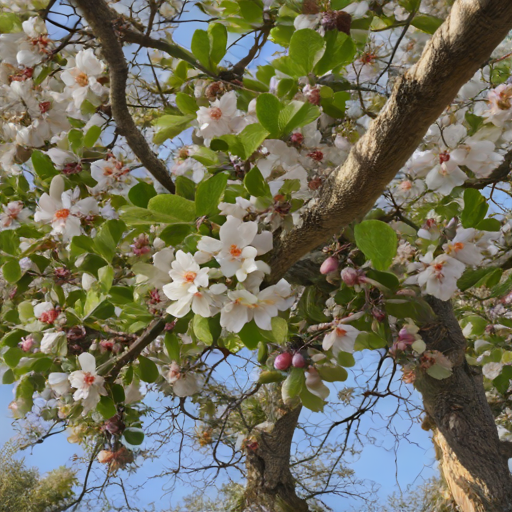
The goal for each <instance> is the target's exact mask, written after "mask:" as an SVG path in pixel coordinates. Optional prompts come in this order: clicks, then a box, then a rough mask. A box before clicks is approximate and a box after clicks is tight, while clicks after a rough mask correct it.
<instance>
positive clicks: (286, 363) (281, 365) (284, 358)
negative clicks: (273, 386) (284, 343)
mask: <svg viewBox="0 0 512 512" xmlns="http://www.w3.org/2000/svg"><path fill="white" fill-rule="evenodd" d="M292 359H293V356H292V355H291V354H290V352H284V353H283V354H279V355H278V356H277V357H276V358H275V360H274V368H275V369H276V370H288V368H290V366H291V364H292Z"/></svg>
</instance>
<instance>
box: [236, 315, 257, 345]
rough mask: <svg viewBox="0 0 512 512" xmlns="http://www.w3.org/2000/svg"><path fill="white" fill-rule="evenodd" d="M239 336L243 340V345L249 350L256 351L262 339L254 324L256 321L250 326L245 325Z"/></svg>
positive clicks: (252, 321)
mask: <svg viewBox="0 0 512 512" xmlns="http://www.w3.org/2000/svg"><path fill="white" fill-rule="evenodd" d="M238 336H239V337H240V339H241V340H242V343H243V344H244V345H245V346H246V347H247V348H248V349H249V350H254V349H255V348H256V347H257V346H258V343H259V342H260V341H261V338H262V336H261V333H260V330H259V329H258V326H257V325H256V324H255V323H254V320H251V321H250V322H249V323H248V324H245V325H244V326H243V327H242V330H241V331H240V332H239V333H238Z"/></svg>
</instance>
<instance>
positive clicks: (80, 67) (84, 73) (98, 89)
mask: <svg viewBox="0 0 512 512" xmlns="http://www.w3.org/2000/svg"><path fill="white" fill-rule="evenodd" d="M104 70H105V64H103V62H101V61H100V60H99V59H98V58H97V57H96V56H95V55H94V50H93V49H92V48H88V49H87V50H81V51H80V52H78V53H77V55H76V59H75V65H74V66H73V65H72V64H71V65H68V67H67V68H66V69H65V71H64V72H63V73H62V74H61V79H62V81H63V82H64V83H65V84H66V90H65V92H69V93H70V95H71V97H72V98H73V101H74V106H75V108H77V109H79V108H80V106H81V105H82V103H83V102H84V100H85V99H86V98H87V94H88V93H89V91H91V92H92V93H93V94H95V95H96V96H100V97H101V96H103V95H106V93H108V89H107V88H105V87H103V85H101V84H100V83H99V82H98V80H97V79H98V78H99V76H100V75H102V74H103V71H104Z"/></svg>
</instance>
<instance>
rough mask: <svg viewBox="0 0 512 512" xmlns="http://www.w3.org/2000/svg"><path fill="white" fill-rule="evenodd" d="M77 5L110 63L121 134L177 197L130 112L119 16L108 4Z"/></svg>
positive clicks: (86, 0)
mask: <svg viewBox="0 0 512 512" xmlns="http://www.w3.org/2000/svg"><path fill="white" fill-rule="evenodd" d="M74 3H75V5H76V6H77V7H78V8H79V9H80V10H81V11H82V13H83V16H84V18H85V19H86V20H87V23H89V25H90V26H91V29H92V31H93V33H94V35H95V36H96V37H97V38H98V40H99V43H100V45H101V48H102V50H103V56H104V58H105V60H106V61H107V63H108V67H109V74H110V103H111V105H112V115H113V116H114V120H115V122H116V125H117V129H118V131H119V133H120V134H121V135H124V136H125V138H126V141H127V142H128V145H129V146H130V148H131V149H132V151H133V152H134V153H135V155H136V156H137V157H138V158H139V160H140V161H141V162H142V164H143V165H144V167H145V168H146V169H147V170H148V172H149V173H151V174H152V175H153V176H154V178H155V179H156V180H157V181H158V182H159V183H160V184H161V185H162V186H164V187H165V188H166V189H167V190H168V191H169V192H172V193H173V192H174V183H173V181H172V179H171V174H170V173H169V170H168V169H167V167H166V166H165V164H164V163H163V162H162V161H161V160H159V158H158V157H157V156H156V155H155V154H154V153H153V151H151V148H150V147H149V145H148V143H147V142H146V139H145V138H144V136H143V135H142V133H141V132H140V131H139V129H138V128H137V126H136V125H135V122H134V120H133V118H132V116H131V115H130V112H129V110H128V105H127V102H126V81H127V78H128V65H127V63H126V59H125V56H124V53H123V46H122V44H121V42H120V41H119V39H118V36H117V33H116V30H115V22H116V17H115V14H114V13H113V12H112V10H111V9H109V7H108V5H107V4H106V3H105V1H104V0H74Z"/></svg>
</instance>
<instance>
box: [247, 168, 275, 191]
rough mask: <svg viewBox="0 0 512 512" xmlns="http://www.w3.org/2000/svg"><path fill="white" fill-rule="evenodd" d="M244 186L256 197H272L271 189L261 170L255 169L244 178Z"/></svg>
mask: <svg viewBox="0 0 512 512" xmlns="http://www.w3.org/2000/svg"><path fill="white" fill-rule="evenodd" d="M244 186H245V188H246V189H247V192H249V194H251V195H252V196H255V197H270V196H271V194H270V187H269V186H268V183H267V182H266V181H265V178H263V175H262V174H261V172H260V170H259V169H258V168H257V167H253V168H252V169H251V170H250V171H249V172H248V173H247V174H246V175H245V178H244Z"/></svg>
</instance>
